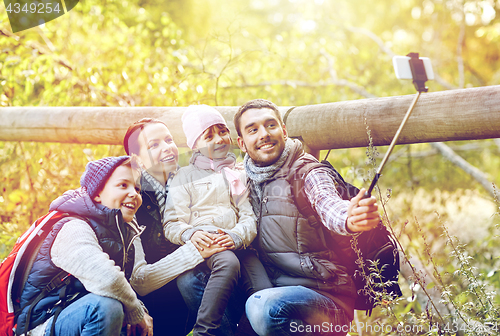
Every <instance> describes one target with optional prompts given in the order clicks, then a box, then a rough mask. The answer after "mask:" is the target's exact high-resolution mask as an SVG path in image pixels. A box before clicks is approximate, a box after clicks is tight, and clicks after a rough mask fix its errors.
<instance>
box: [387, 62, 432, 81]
mask: <svg viewBox="0 0 500 336" xmlns="http://www.w3.org/2000/svg"><path fill="white" fill-rule="evenodd" d="M420 59H421V60H422V62H423V63H424V68H425V74H426V75H427V80H433V79H434V71H432V64H431V60H430V59H429V57H420ZM392 64H393V65H394V71H395V72H396V78H398V79H413V76H412V73H411V68H410V57H408V56H394V57H393V58H392Z"/></svg>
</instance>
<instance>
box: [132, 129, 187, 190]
mask: <svg viewBox="0 0 500 336" xmlns="http://www.w3.org/2000/svg"><path fill="white" fill-rule="evenodd" d="M138 142H139V158H140V159H141V161H142V163H143V164H144V166H145V168H146V170H147V171H148V173H150V174H151V175H152V176H153V177H155V178H156V179H157V180H158V181H163V180H164V179H166V178H167V177H168V174H169V173H171V172H175V170H176V169H177V161H178V160H179V150H178V149H177V146H176V145H175V142H174V138H173V137H172V135H171V134H170V131H169V130H168V128H167V127H166V126H165V125H163V124H160V123H152V124H148V125H147V126H146V127H144V129H143V130H142V131H141V133H140V134H139V137H138Z"/></svg>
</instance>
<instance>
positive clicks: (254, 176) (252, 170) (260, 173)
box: [244, 138, 293, 210]
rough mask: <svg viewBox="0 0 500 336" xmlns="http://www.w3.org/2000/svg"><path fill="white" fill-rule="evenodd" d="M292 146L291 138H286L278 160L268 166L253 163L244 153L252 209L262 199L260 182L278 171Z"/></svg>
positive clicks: (256, 206) (255, 207) (256, 207)
mask: <svg viewBox="0 0 500 336" xmlns="http://www.w3.org/2000/svg"><path fill="white" fill-rule="evenodd" d="M292 146H293V140H291V139H290V138H287V139H286V142H285V149H284V150H283V152H282V153H281V156H280V157H279V159H278V161H276V162H275V163H273V164H272V165H269V166H264V167H260V166H257V165H256V164H255V162H254V161H253V160H252V159H251V158H250V156H248V154H246V155H245V160H244V165H245V171H246V173H247V176H248V178H249V179H250V182H251V184H252V187H251V188H250V190H251V194H252V197H251V201H252V202H251V203H252V206H253V208H254V210H256V209H258V204H260V202H261V201H262V184H263V183H264V182H266V181H267V180H269V179H270V178H271V177H273V176H274V174H276V172H278V171H279V170H280V169H281V168H282V167H283V165H284V164H285V162H286V159H287V158H288V154H290V151H291V149H292Z"/></svg>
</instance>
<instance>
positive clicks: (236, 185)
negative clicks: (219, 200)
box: [189, 151, 246, 196]
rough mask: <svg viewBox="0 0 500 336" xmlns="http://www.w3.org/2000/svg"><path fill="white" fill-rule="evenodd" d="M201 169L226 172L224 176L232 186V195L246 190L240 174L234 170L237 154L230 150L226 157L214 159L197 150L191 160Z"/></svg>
mask: <svg viewBox="0 0 500 336" xmlns="http://www.w3.org/2000/svg"><path fill="white" fill-rule="evenodd" d="M189 163H191V164H193V165H195V166H196V167H198V168H200V169H211V170H213V171H215V172H217V173H218V172H220V171H223V172H224V177H225V178H226V180H227V181H228V183H229V187H230V188H231V195H235V196H236V195H241V194H243V192H244V191H245V189H246V188H245V185H244V183H243V182H242V181H241V180H240V174H239V173H237V172H235V171H234V170H233V168H234V165H235V163H236V155H234V154H233V153H231V152H228V153H227V155H226V157H225V158H223V159H218V160H212V159H210V158H208V157H206V156H205V155H203V154H201V152H199V151H196V152H194V153H193V156H192V157H191V160H190V162H189Z"/></svg>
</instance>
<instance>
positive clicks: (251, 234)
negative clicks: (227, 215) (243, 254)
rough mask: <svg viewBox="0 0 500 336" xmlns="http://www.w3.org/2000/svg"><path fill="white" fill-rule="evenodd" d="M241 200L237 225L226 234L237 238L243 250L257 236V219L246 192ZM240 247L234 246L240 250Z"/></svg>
mask: <svg viewBox="0 0 500 336" xmlns="http://www.w3.org/2000/svg"><path fill="white" fill-rule="evenodd" d="M246 194H247V195H245V197H244V199H243V200H240V201H239V204H238V216H239V219H238V223H236V225H235V226H234V228H232V229H231V230H226V231H229V232H228V233H229V234H231V233H234V234H236V235H238V236H239V238H240V239H241V245H242V246H243V248H245V247H247V246H248V245H250V244H251V243H252V241H253V240H254V238H255V237H256V236H257V218H256V217H255V214H254V212H253V208H252V205H251V204H250V200H249V198H248V192H247V193H246ZM233 240H234V241H235V244H237V240H235V239H234V238H233ZM237 245H238V244H237ZM240 247H241V246H236V248H240Z"/></svg>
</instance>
